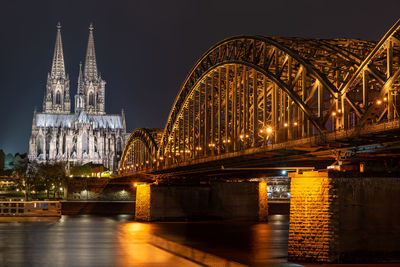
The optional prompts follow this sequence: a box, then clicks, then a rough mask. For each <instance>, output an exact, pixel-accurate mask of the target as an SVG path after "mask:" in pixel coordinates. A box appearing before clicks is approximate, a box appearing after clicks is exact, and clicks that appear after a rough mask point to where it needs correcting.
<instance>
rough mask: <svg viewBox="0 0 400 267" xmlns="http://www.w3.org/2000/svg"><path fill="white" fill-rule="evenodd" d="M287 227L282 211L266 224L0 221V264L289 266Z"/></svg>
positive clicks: (75, 218)
mask: <svg viewBox="0 0 400 267" xmlns="http://www.w3.org/2000/svg"><path fill="white" fill-rule="evenodd" d="M288 225H289V224H288V216H286V215H271V216H270V217H269V222H268V223H254V222H223V221H220V222H215V221H212V222H210V221H201V222H154V223H140V222H135V221H134V218H133V217H132V216H130V215H118V216H93V215H79V216H65V215H63V216H62V217H61V219H59V220H48V221H46V220H41V221H38V220H36V221H22V222H0V265H1V266H96V267H98V266H204V265H215V266H219V265H220V266H244V265H251V266H257V265H260V266H261V265H262V266H269V265H270V266H279V265H282V266H288V265H287V244H288ZM290 265H293V266H295V264H290Z"/></svg>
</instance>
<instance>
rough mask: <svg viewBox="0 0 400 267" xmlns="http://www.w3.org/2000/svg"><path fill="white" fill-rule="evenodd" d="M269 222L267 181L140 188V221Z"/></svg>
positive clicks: (137, 193)
mask: <svg viewBox="0 0 400 267" xmlns="http://www.w3.org/2000/svg"><path fill="white" fill-rule="evenodd" d="M197 218H202V219H204V218H210V219H226V220H254V221H266V220H267V219H268V203H267V185H266V182H265V181H263V182H260V183H258V182H227V183H212V184H209V185H162V184H161V185H156V184H152V185H139V186H138V187H137V190H136V220H141V221H155V220H166V219H169V220H171V219H172V220H186V219H197Z"/></svg>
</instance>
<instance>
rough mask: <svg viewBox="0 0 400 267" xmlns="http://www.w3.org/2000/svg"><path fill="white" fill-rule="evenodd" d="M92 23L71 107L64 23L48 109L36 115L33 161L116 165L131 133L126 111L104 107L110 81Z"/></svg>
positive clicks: (49, 79)
mask: <svg viewBox="0 0 400 267" xmlns="http://www.w3.org/2000/svg"><path fill="white" fill-rule="evenodd" d="M93 30H94V29H93V26H92V25H90V27H89V40H88V46H87V51H86V58H85V62H84V66H83V69H82V64H80V66H79V68H80V69H79V77H78V84H77V93H76V95H75V110H74V112H72V111H71V97H70V80H69V76H68V74H67V73H66V70H65V64H64V54H63V46H62V40H61V25H60V24H58V25H57V37H56V44H55V49H54V56H53V62H52V66H51V72H50V73H49V74H48V76H47V84H46V93H45V95H44V98H43V111H42V112H37V111H36V109H35V111H34V114H33V122H32V135H31V138H30V141H29V160H30V161H36V162H39V163H41V162H47V161H50V162H51V161H64V162H66V163H69V164H68V165H81V164H86V163H89V162H92V163H94V164H103V165H104V166H105V167H107V168H109V169H115V168H117V167H118V166H117V165H118V162H119V159H120V156H121V153H122V150H123V148H124V144H125V140H126V137H127V133H126V124H125V115H124V112H123V111H121V115H119V114H118V115H109V114H106V112H105V86H106V82H105V81H104V80H103V79H102V77H101V76H100V74H99V71H98V68H97V63H96V54H95V48H94V37H93Z"/></svg>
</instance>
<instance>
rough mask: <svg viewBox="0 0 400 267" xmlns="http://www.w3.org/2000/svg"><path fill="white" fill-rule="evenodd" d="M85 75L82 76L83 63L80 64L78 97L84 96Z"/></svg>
mask: <svg viewBox="0 0 400 267" xmlns="http://www.w3.org/2000/svg"><path fill="white" fill-rule="evenodd" d="M83 87H84V84H83V74H82V62H79V76H78V90H77V91H78V95H83V93H84V92H83Z"/></svg>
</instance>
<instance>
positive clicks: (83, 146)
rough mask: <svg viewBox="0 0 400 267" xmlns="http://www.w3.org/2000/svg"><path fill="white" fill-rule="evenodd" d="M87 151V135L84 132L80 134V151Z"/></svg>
mask: <svg viewBox="0 0 400 267" xmlns="http://www.w3.org/2000/svg"><path fill="white" fill-rule="evenodd" d="M85 152H86V153H88V152H89V151H88V136H87V134H86V133H83V134H82V153H85Z"/></svg>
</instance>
